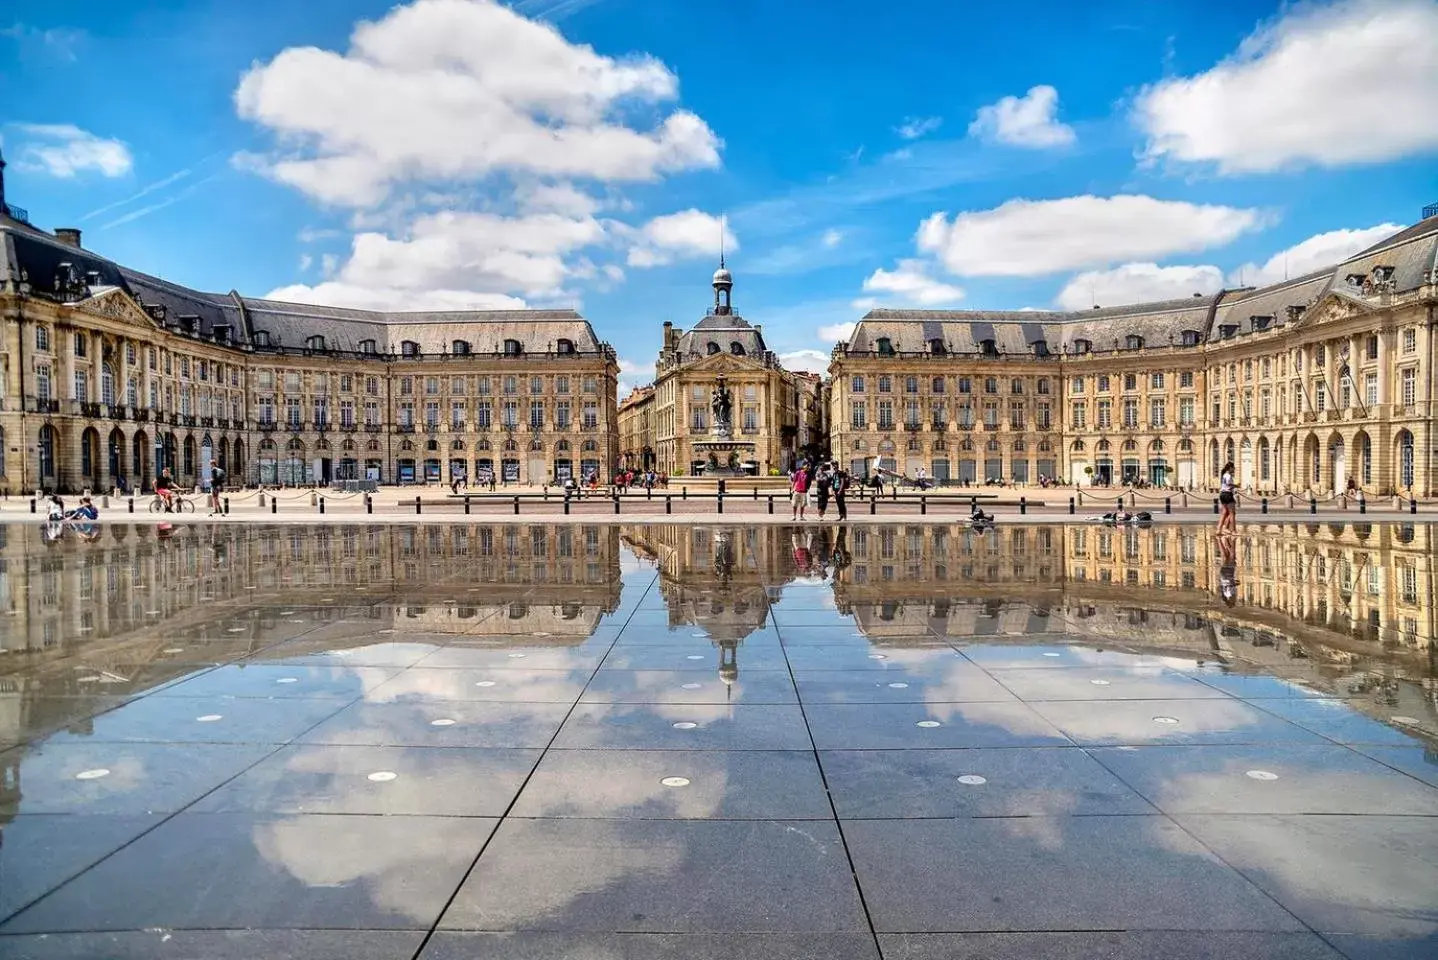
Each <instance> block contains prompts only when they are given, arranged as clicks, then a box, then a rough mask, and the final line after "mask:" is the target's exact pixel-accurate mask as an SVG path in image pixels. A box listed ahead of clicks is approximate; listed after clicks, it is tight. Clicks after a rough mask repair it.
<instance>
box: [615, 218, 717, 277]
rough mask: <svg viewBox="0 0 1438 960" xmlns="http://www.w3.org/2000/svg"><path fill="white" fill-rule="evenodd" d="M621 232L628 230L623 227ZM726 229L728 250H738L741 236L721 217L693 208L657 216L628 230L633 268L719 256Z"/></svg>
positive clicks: (630, 263)
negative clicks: (720, 239) (635, 228)
mask: <svg viewBox="0 0 1438 960" xmlns="http://www.w3.org/2000/svg"><path fill="white" fill-rule="evenodd" d="M618 229H619V230H620V232H625V231H624V230H623V228H622V227H620V228H618ZM721 229H722V230H723V231H724V249H726V250H730V251H733V250H738V249H739V238H738V237H736V236H735V235H734V233H733V231H732V230H730V229H729V226H728V224H727V223H724V222H723V221H722V220H721V218H719V217H716V216H713V215H712V214H708V213H705V212H703V211H702V210H695V209H693V208H690V209H688V210H681V211H679V212H678V213H669V214H665V215H664V216H662V217H655V218H654V219H653V220H650V221H649V222H648V223H646V224H644V225H643V226H642V227H639V228H638V229H637V230H629V231H627V236H628V239H629V240H630V242H632V243H633V246H632V247H631V248H630V250H629V257H628V260H629V265H630V266H631V267H658V266H663V265H664V264H667V263H672V262H674V261H675V260H678V259H684V258H687V257H712V258H714V259H715V260H718V259H719V231H720V230H721Z"/></svg>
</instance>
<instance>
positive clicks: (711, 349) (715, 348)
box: [704, 340, 719, 357]
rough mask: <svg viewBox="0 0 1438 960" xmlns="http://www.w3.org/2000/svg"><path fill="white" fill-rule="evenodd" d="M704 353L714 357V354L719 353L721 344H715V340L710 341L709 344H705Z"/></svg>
mask: <svg viewBox="0 0 1438 960" xmlns="http://www.w3.org/2000/svg"><path fill="white" fill-rule="evenodd" d="M704 352H705V353H707V354H708V355H709V356H711V357H712V356H714V354H716V353H718V352H719V344H717V343H715V342H714V341H713V340H710V341H709V342H708V343H706V344H704Z"/></svg>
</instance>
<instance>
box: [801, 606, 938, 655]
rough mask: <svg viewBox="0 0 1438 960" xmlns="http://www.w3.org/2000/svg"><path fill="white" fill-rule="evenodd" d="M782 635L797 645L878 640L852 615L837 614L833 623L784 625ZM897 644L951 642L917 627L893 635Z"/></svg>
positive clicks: (913, 644) (869, 642)
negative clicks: (897, 635)
mask: <svg viewBox="0 0 1438 960" xmlns="http://www.w3.org/2000/svg"><path fill="white" fill-rule="evenodd" d="M779 633H780V635H781V636H782V637H783V638H784V642H785V643H786V644H794V645H796V646H806V647H807V646H829V645H837V646H845V645H858V646H864V645H869V644H872V643H874V642H875V640H874V638H873V637H871V636H870V635H869V634H867V633H865V632H864V631H862V630H860V629H859V627H858V625H857V624H856V623H854V621H853V620H852V619H850V618H848V617H844V616H839V615H837V614H836V615H835V617H834V619H833V622H831V623H825V624H822V625H820V624H809V625H805V626H790V625H788V624H784V625H782V626H780V628H779ZM884 639H885V640H893V641H894V643H895V645H896V646H903V647H910V646H912V647H925V646H927V647H948V646H949V642H948V641H947V640H944V639H942V638H940V637H937V636H935V635H934V634H932V633H929V632H928V631H926V630H921V629H915V630H912V631H911V632H909V633H908V635H906V636H901V637H896V638H891V637H885V638H884Z"/></svg>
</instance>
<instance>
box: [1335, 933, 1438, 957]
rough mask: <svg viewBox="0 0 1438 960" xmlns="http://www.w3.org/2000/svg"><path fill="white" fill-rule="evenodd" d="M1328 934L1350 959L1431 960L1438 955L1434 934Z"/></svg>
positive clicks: (1437, 945) (1437, 940)
mask: <svg viewBox="0 0 1438 960" xmlns="http://www.w3.org/2000/svg"><path fill="white" fill-rule="evenodd" d="M1326 936H1327V938H1328V941H1329V942H1330V943H1332V944H1333V945H1334V946H1335V947H1337V948H1338V949H1339V950H1341V951H1343V955H1344V956H1346V957H1347V958H1348V960H1431V958H1432V957H1434V956H1435V955H1438V936H1435V935H1432V934H1429V935H1427V936H1423V935H1421V934H1420V935H1418V936H1413V937H1404V936H1392V937H1385V936H1379V935H1374V936H1350V935H1348V934H1342V933H1330V934H1327V935H1326Z"/></svg>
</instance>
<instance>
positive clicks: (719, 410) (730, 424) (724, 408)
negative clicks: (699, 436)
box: [709, 377, 734, 437]
mask: <svg viewBox="0 0 1438 960" xmlns="http://www.w3.org/2000/svg"><path fill="white" fill-rule="evenodd" d="M709 408H710V410H712V411H713V413H714V430H713V432H714V433H715V434H716V435H718V436H723V437H727V436H730V435H731V434H733V432H734V421H733V416H734V397H733V395H732V394H731V393H730V392H729V388H728V387H727V386H726V385H725V383H724V378H723V377H720V378H719V382H718V383H716V384H714V393H713V394H712V396H711V397H710V400H709Z"/></svg>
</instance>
